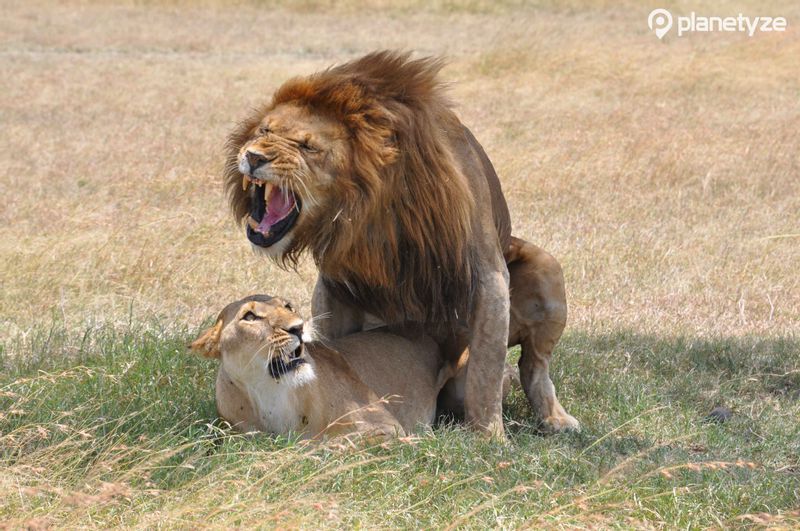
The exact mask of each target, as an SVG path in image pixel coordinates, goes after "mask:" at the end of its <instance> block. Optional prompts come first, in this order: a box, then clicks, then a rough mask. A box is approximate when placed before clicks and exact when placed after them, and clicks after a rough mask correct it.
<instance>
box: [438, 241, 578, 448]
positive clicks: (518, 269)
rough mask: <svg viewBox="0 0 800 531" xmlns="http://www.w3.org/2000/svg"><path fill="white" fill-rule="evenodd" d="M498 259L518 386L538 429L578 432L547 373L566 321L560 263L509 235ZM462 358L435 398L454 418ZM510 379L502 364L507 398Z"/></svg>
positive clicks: (463, 373)
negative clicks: (517, 352) (503, 264)
mask: <svg viewBox="0 0 800 531" xmlns="http://www.w3.org/2000/svg"><path fill="white" fill-rule="evenodd" d="M504 255H505V258H506V261H507V263H508V272H509V278H510V293H511V312H510V320H509V329H508V347H509V348H510V347H515V346H517V345H520V346H521V356H520V359H519V364H518V365H519V376H518V379H519V383H520V384H521V386H522V389H523V391H524V392H525V395H526V396H527V398H528V401H529V402H530V404H531V408H532V409H533V412H534V414H535V415H536V417H537V419H538V420H539V422H540V427H541V429H542V430H543V431H545V432H551V433H552V432H559V431H564V430H580V424H579V423H578V421H577V420H576V419H575V417H573V416H572V415H570V414H569V413H567V412H566V410H565V409H564V408H563V407H562V406H561V404H560V403H559V401H558V398H557V397H556V392H555V387H554V386H553V382H552V381H551V380H550V375H549V367H550V360H551V358H552V355H553V349H554V348H555V346H556V343H558V340H559V339H560V338H561V333H562V332H563V330H564V326H565V325H566V323H567V297H566V293H565V291H564V275H563V273H562V271H561V265H560V264H559V263H558V261H557V260H556V259H555V258H553V257H552V256H551V255H550V254H549V253H547V252H546V251H544V250H543V249H542V248H540V247H537V246H536V245H534V244H532V243H530V242H526V241H525V240H522V239H520V238H515V237H513V236H512V237H511V243H510V244H509V245H508V247H507V248H506V251H505V253H504ZM468 358H469V351H468V350H467V351H464V353H463V355H462V358H461V359H460V360H459V364H458V371H457V374H456V377H455V378H454V379H453V380H451V381H450V382H448V384H447V386H446V388H445V392H444V393H442V396H441V399H440V407H442V408H444V409H446V410H448V411H452V412H454V413H455V414H456V415H461V414H463V411H462V410H461V404H463V401H464V391H465V389H464V386H465V381H464V380H465V378H466V370H465V369H466V367H465V364H466V362H467V360H468ZM511 379H517V376H516V374H514V371H512V370H511V367H508V366H507V367H506V379H505V381H504V391H503V395H504V396H505V395H506V394H508V384H509V382H510V381H511Z"/></svg>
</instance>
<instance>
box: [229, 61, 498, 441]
mask: <svg viewBox="0 0 800 531" xmlns="http://www.w3.org/2000/svg"><path fill="white" fill-rule="evenodd" d="M440 67H441V63H440V62H439V61H437V60H434V59H420V60H410V59H409V56H408V54H397V53H391V52H379V53H374V54H370V55H367V56H365V57H363V58H361V59H358V60H356V61H353V62H351V63H347V64H344V65H341V66H337V67H334V68H331V69H329V70H326V71H323V72H320V73H318V74H314V75H312V76H308V77H303V78H297V79H294V80H290V81H288V82H287V83H286V84H284V85H283V86H282V87H281V88H280V89H279V90H278V91H277V92H276V94H275V96H274V97H273V100H272V101H271V102H270V103H269V104H268V105H266V106H265V107H263V108H262V109H259V110H258V111H256V112H255V113H253V115H252V116H251V117H250V118H248V119H247V120H246V121H245V122H243V123H242V124H241V126H240V127H239V128H238V129H237V130H236V131H235V132H234V133H233V134H232V135H231V137H230V139H229V143H228V162H227V167H226V168H227V170H226V181H227V188H228V191H229V197H230V200H231V206H232V209H233V212H234V214H235V215H236V216H237V218H241V217H243V216H245V215H246V214H247V211H248V209H249V206H250V204H251V197H252V196H251V195H249V194H248V193H247V192H244V191H242V189H241V186H240V185H241V182H242V175H241V174H240V170H241V171H242V172H244V173H245V174H246V175H248V176H249V177H250V178H252V179H255V180H258V181H262V182H265V183H269V184H274V185H276V186H279V187H280V188H281V189H282V190H287V189H288V190H289V191H291V192H292V194H293V195H294V196H295V197H296V198H297V199H299V200H301V204H302V209H300V213H299V214H298V216H297V221H296V224H295V225H294V226H293V227H292V228H291V231H290V232H289V233H288V235H289V236H286V237H283V238H282V239H281V240H279V241H278V244H274V243H273V245H272V246H270V247H267V248H264V247H262V248H260V249H262V250H264V249H267V250H266V251H265V252H267V253H268V254H271V255H272V256H273V257H276V258H278V259H279V260H281V261H282V263H283V264H284V265H288V266H291V265H293V264H295V263H296V260H297V257H298V255H299V253H301V252H302V251H303V250H304V249H308V250H310V252H311V253H312V255H313V257H314V260H315V261H316V263H317V266H318V267H319V271H320V276H319V279H318V282H317V287H316V288H315V292H314V300H313V301H312V306H313V309H312V310H313V312H314V314H315V315H321V314H327V315H329V318H328V319H325V320H323V321H321V322H320V326H321V328H322V331H323V333H324V334H325V335H326V337H328V338H335V337H340V336H341V335H344V334H346V333H348V332H353V331H357V330H360V329H362V328H363V325H364V323H365V318H366V315H365V314H366V313H371V314H374V315H376V316H377V317H379V318H380V319H382V320H383V321H384V322H386V323H387V324H392V325H393V324H397V323H403V322H408V321H416V322H421V323H424V325H425V329H426V330H427V331H428V332H429V333H431V334H433V335H434V336H435V337H436V338H437V340H438V341H439V342H440V344H442V345H443V346H445V348H446V349H447V353H448V356H451V357H457V356H458V355H459V354H460V353H461V351H463V349H464V348H465V347H466V345H469V347H470V351H471V357H470V362H469V363H470V366H469V370H468V371H467V374H468V376H467V378H466V379H467V382H466V394H465V408H466V418H467V422H468V423H469V424H470V425H471V426H473V427H475V428H477V429H479V430H481V431H484V432H486V433H489V434H493V435H501V434H502V433H503V425H502V410H501V402H502V382H503V367H504V360H505V354H506V349H505V342H506V339H507V332H508V318H509V315H508V306H509V297H508V271H507V269H506V265H505V261H504V259H503V249H504V248H505V247H506V246H507V244H508V240H509V237H510V219H509V215H508V208H507V206H506V203H505V199H504V198H503V194H502V191H501V189H500V181H499V179H498V178H497V175H496V174H495V172H494V169H493V168H492V165H491V162H490V161H489V158H488V157H487V156H486V154H485V153H484V151H483V149H482V148H481V146H480V144H479V143H478V142H477V140H476V139H475V137H473V136H472V134H471V133H470V132H469V130H468V129H467V128H466V127H464V126H463V125H462V124H461V122H460V121H459V120H458V118H457V117H456V115H455V114H454V113H453V112H452V111H451V110H450V108H449V105H448V102H447V100H446V98H445V97H444V95H443V91H442V87H441V85H440V83H439V82H438V80H437V73H438V71H439V69H440ZM251 157H253V158H254V160H257V161H258V160H261V161H264V163H263V164H257V165H256V164H250V158H251ZM256 157H257V159H255V158H256ZM240 164H241V165H242V166H241V167H240V166H239V165H240ZM245 164H247V166H245ZM242 168H245V169H246V171H245V169H242ZM251 189H252V190H255V187H252V188H251ZM251 193H253V192H251ZM478 203H480V204H478ZM251 227H252V225H251Z"/></svg>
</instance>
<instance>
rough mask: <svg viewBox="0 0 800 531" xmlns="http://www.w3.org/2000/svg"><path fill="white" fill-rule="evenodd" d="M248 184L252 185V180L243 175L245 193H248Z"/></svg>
mask: <svg viewBox="0 0 800 531" xmlns="http://www.w3.org/2000/svg"><path fill="white" fill-rule="evenodd" d="M248 184H250V179H248V178H247V175H242V190H244V191H245V192H246V191H247V185H248Z"/></svg>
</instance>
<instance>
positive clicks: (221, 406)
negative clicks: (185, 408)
mask: <svg viewBox="0 0 800 531" xmlns="http://www.w3.org/2000/svg"><path fill="white" fill-rule="evenodd" d="M283 304H284V303H283V301H282V300H281V299H276V298H266V297H265V296H254V297H248V298H246V299H243V300H241V301H237V302H235V303H233V304H232V305H229V306H228V307H227V308H226V309H225V310H223V312H222V313H221V314H220V318H219V320H218V321H217V324H216V325H215V326H214V327H213V328H212V329H210V330H209V331H208V332H207V333H206V334H204V336H202V337H201V338H200V339H198V341H196V342H195V343H194V344H193V347H194V348H195V349H197V350H202V351H204V352H205V353H206V354H207V355H210V356H212V357H219V358H220V361H221V366H220V369H219V372H218V374H217V383H216V399H217V410H218V412H219V414H220V416H221V417H222V418H224V419H225V420H227V421H228V422H229V423H230V424H231V425H233V426H234V427H236V428H237V429H239V430H242V431H265V432H269V433H274V434H288V433H292V432H293V433H298V434H300V435H301V436H302V437H304V438H313V437H319V436H323V435H326V436H327V435H336V434H341V433H352V432H360V433H370V434H376V435H388V436H393V435H401V434H404V433H409V432H412V431H414V430H415V429H416V428H417V427H419V426H420V425H430V424H431V423H432V422H433V420H434V416H435V413H436V397H437V395H438V393H439V391H440V389H441V387H442V384H443V382H444V381H445V380H446V378H447V376H449V372H448V369H447V368H446V367H443V365H442V363H441V361H440V359H441V357H440V353H439V348H438V346H437V345H436V344H435V343H434V342H433V340H431V339H430V338H427V337H425V336H422V337H420V338H418V339H412V338H410V337H403V336H400V335H396V334H392V333H389V332H387V331H382V330H373V331H369V332H362V333H358V334H353V335H350V336H348V337H345V338H341V339H337V340H335V341H330V342H325V344H323V343H321V342H311V343H306V344H302V343H301V342H300V340H299V339H297V338H292V337H291V334H289V335H288V336H286V335H282V334H281V333H280V332H281V330H284V331H289V330H292V329H297V328H298V327H302V319H300V317H299V316H297V314H295V313H294V312H293V311H291V310H286V309H284V308H283ZM248 312H257V313H258V314H259V316H260V318H259V319H258V320H256V321H244V320H243V315H245V314H247V313H248ZM259 327H261V329H266V328H267V327H269V329H270V331H269V333H267V334H260V333H254V331H256V330H258V328H259ZM276 331H277V332H276ZM276 333H277V337H278V338H279V339H278V340H277V342H278V343H279V345H277V346H275V345H272V346H270V343H269V342H270V341H271V340H273V337H274V336H275V334H276ZM287 333H288V332H287ZM287 338H288V339H287ZM296 343H297V344H296ZM295 352H298V353H299V354H298V355H296V356H293V355H292V354H290V353H295ZM276 356H282V357H285V358H276ZM275 359H285V363H283V362H282V363H283V369H279V370H286V372H284V373H282V374H278V373H276V372H275V367H276V365H274V364H273V365H272V369H271V365H270V363H269V361H270V360H275ZM277 367H280V365H277ZM289 367H291V369H288V368H289Z"/></svg>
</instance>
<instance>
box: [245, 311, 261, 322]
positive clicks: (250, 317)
mask: <svg viewBox="0 0 800 531" xmlns="http://www.w3.org/2000/svg"><path fill="white" fill-rule="evenodd" d="M258 319H261V317H259V316H257V315H256V314H254V313H253V312H247V313H246V314H244V316H243V317H242V321H256V320H258Z"/></svg>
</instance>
